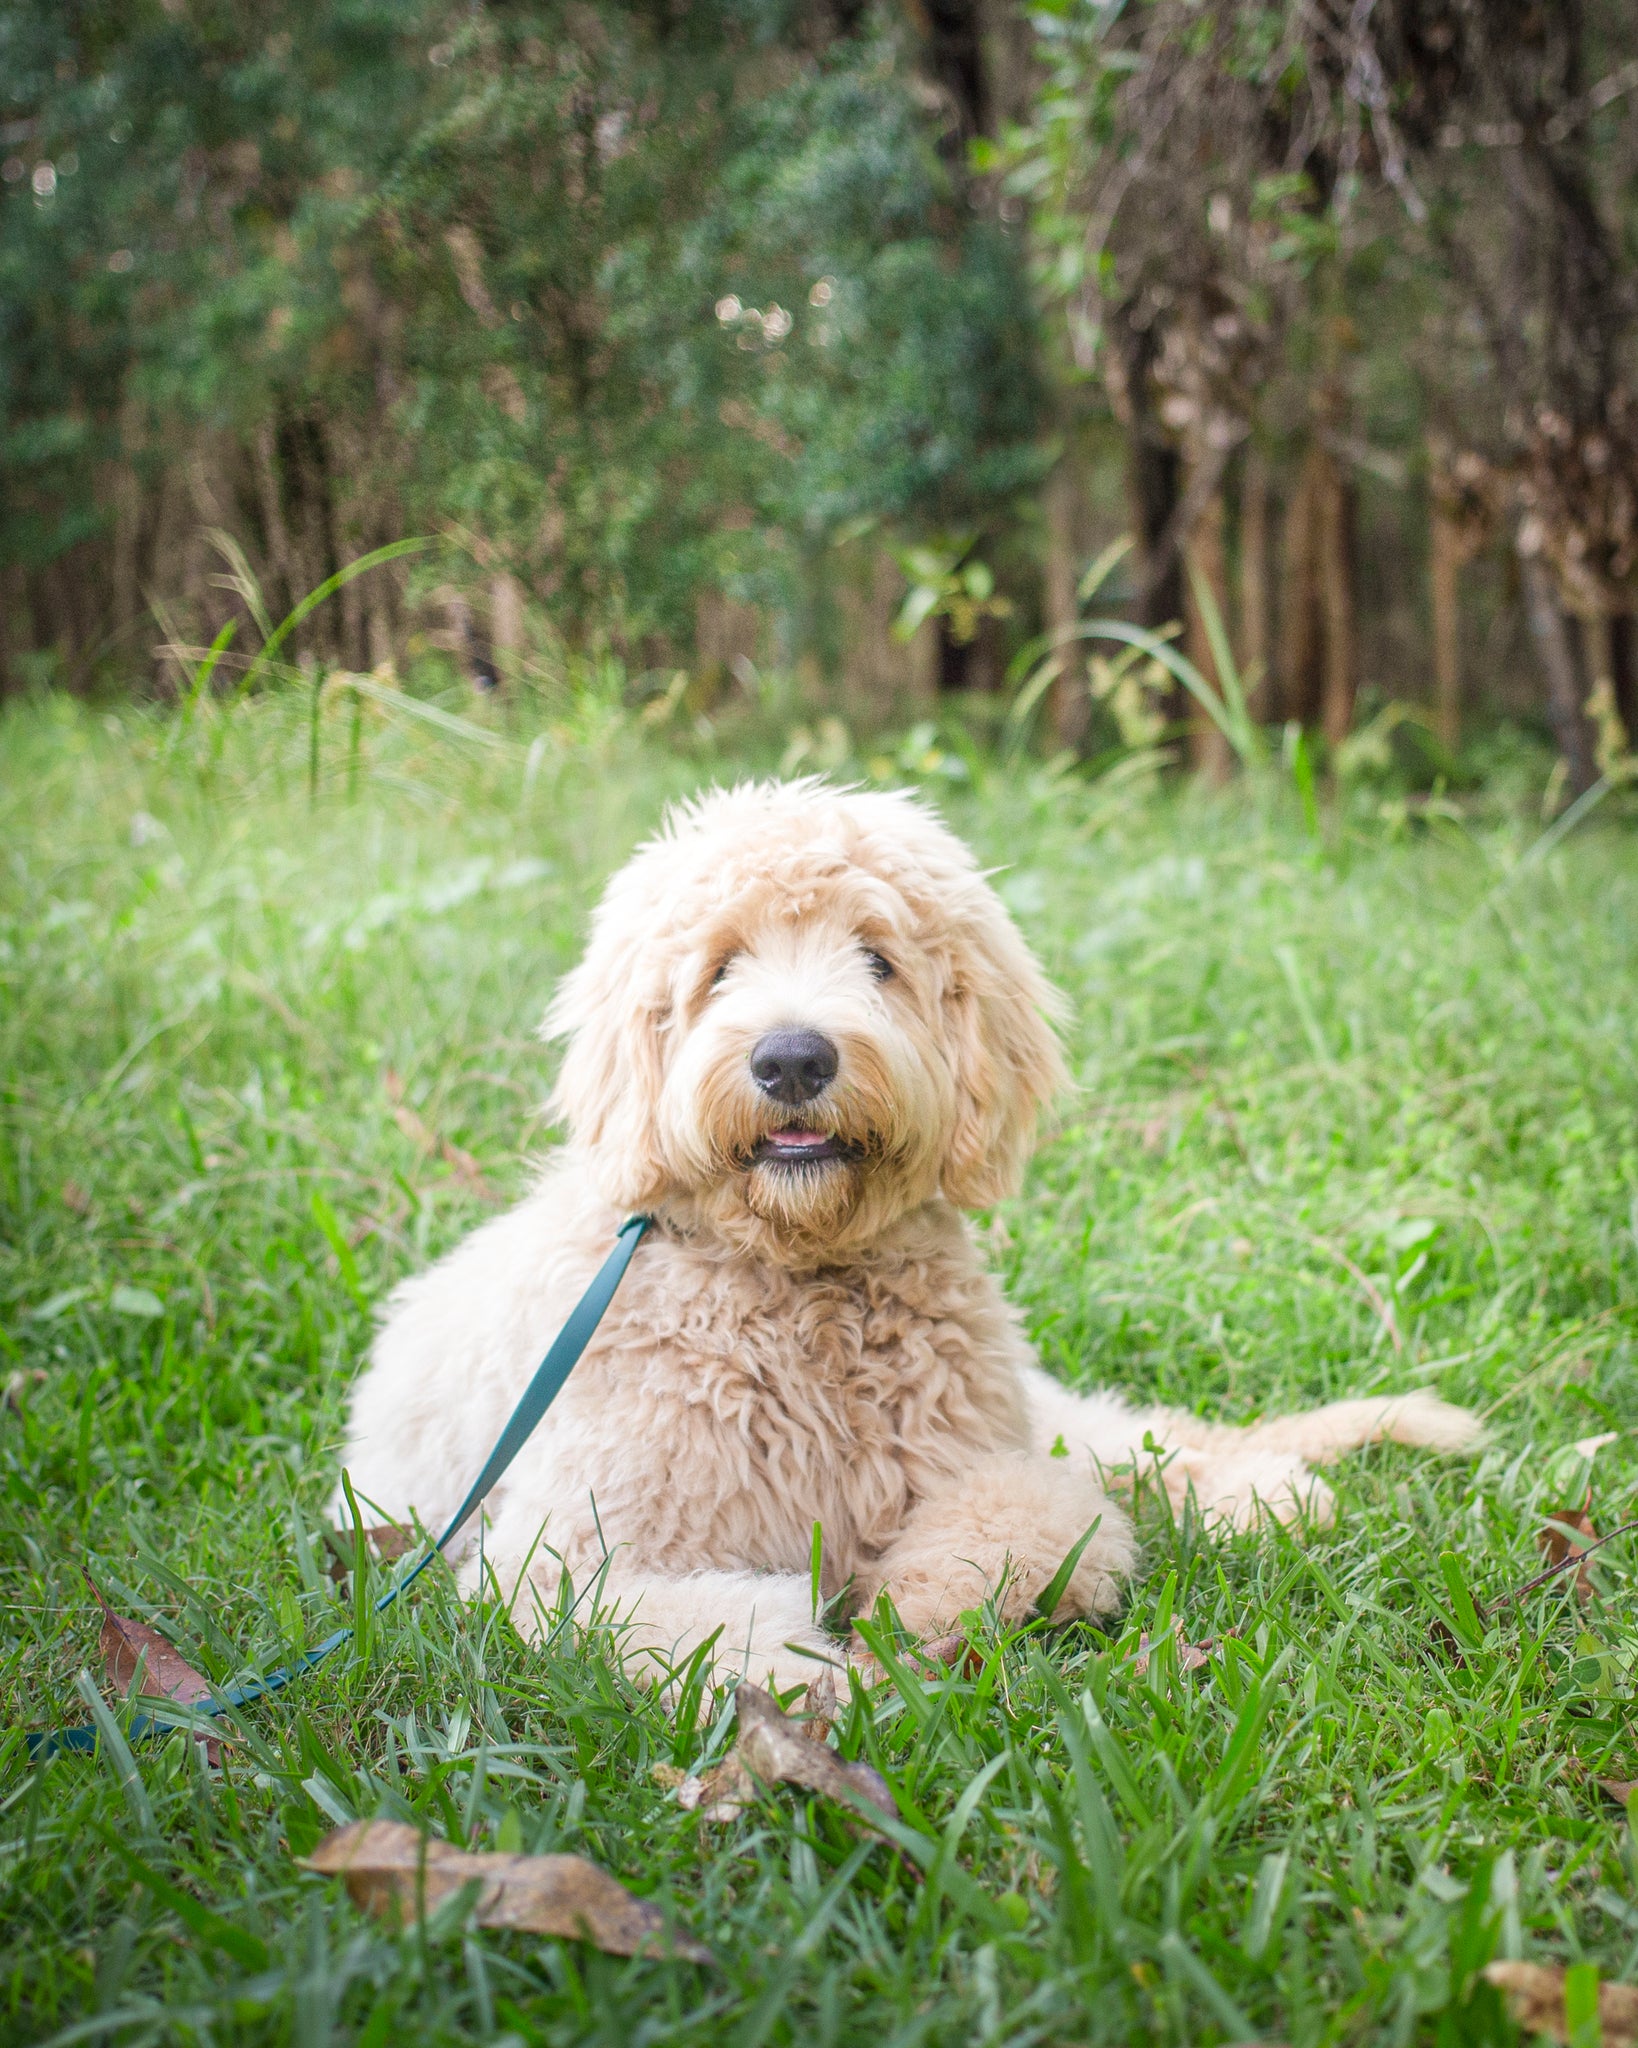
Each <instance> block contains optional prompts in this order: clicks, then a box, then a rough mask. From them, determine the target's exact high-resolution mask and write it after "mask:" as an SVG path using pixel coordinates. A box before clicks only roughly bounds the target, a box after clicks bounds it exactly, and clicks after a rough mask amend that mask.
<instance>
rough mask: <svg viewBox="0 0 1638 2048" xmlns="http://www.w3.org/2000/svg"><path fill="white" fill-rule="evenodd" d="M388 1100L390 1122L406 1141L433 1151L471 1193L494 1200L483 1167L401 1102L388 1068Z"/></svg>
mask: <svg viewBox="0 0 1638 2048" xmlns="http://www.w3.org/2000/svg"><path fill="white" fill-rule="evenodd" d="M386 1087H387V1100H388V1101H389V1102H390V1103H391V1104H392V1120H393V1122H394V1123H395V1124H396V1125H397V1126H398V1128H399V1129H400V1130H401V1131H402V1132H403V1134H404V1136H405V1137H406V1138H408V1139H409V1141H410V1143H411V1144H412V1145H419V1146H420V1148H421V1150H422V1151H423V1152H436V1153H437V1155H438V1157H439V1158H440V1159H441V1160H442V1161H443V1162H444V1164H445V1165H446V1166H447V1167H448V1168H449V1170H450V1171H451V1172H452V1173H453V1174H454V1175H455V1176H456V1178H457V1179H459V1180H464V1181H465V1182H466V1184H467V1186H468V1187H470V1188H471V1190H472V1192H473V1193H474V1194H476V1195H482V1196H484V1197H485V1198H486V1199H487V1200H491V1201H492V1200H493V1199H494V1190H493V1189H492V1188H491V1187H490V1185H489V1183H488V1181H486V1180H485V1179H484V1177H483V1168H482V1167H481V1166H480V1165H479V1164H478V1162H477V1160H475V1159H474V1158H473V1156H472V1154H471V1153H470V1152H467V1151H463V1149H462V1148H461V1147H460V1146H459V1145H452V1144H451V1143H450V1141H449V1140H448V1139H447V1138H440V1137H439V1135H438V1133H437V1132H436V1131H435V1130H433V1128H432V1126H431V1125H430V1124H429V1123H427V1122H426V1120H425V1118H423V1117H420V1116H417V1115H416V1113H415V1111H414V1110H413V1109H412V1108H411V1107H410V1105H409V1104H408V1103H407V1102H406V1101H405V1100H404V1083H403V1081H402V1080H401V1079H400V1077H399V1076H398V1075H397V1074H396V1073H395V1072H394V1071H393V1069H392V1068H391V1067H389V1068H388V1069H387V1073H386Z"/></svg>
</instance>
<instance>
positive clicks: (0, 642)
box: [0, 568, 22, 704]
mask: <svg viewBox="0 0 1638 2048" xmlns="http://www.w3.org/2000/svg"><path fill="white" fill-rule="evenodd" d="M21 581H22V578H21V576H20V575H19V573H18V571H17V570H15V569H12V568H0V704H4V703H5V701H6V699H7V698H8V697H10V696H13V695H15V694H16V692H17V690H18V689H19V687H20V678H19V677H18V674H17V670H16V667H15V661H14V656H15V650H16V646H17V623H16V620H15V619H14V617H13V607H14V605H15V604H16V601H17V597H18V585H19V584H20V583H21Z"/></svg>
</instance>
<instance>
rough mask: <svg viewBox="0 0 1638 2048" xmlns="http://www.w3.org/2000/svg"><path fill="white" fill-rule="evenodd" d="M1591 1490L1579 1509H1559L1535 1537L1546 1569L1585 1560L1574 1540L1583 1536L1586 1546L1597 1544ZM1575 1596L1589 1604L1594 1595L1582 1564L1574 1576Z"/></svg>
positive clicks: (1579, 1545) (1588, 1573)
mask: <svg viewBox="0 0 1638 2048" xmlns="http://www.w3.org/2000/svg"><path fill="white" fill-rule="evenodd" d="M1591 1508H1592V1488H1591V1487H1588V1489H1587V1498H1586V1499H1585V1500H1584V1501H1583V1502H1582V1503H1581V1505H1580V1507H1578V1508H1561V1509H1560V1510H1559V1511H1558V1513H1557V1514H1555V1515H1551V1516H1549V1517H1548V1520H1547V1526H1546V1527H1545V1528H1544V1529H1543V1530H1542V1531H1541V1534H1540V1535H1539V1536H1537V1538H1536V1548H1537V1549H1538V1550H1539V1551H1540V1552H1541V1554H1542V1556H1543V1557H1544V1558H1545V1559H1546V1561H1547V1566H1548V1569H1549V1570H1551V1568H1552V1567H1553V1566H1554V1565H1559V1564H1567V1563H1569V1562H1570V1561H1572V1560H1573V1559H1575V1558H1585V1556H1586V1554H1587V1553H1586V1549H1585V1548H1584V1547H1583V1546H1582V1545H1581V1544H1578V1543H1577V1542H1576V1540H1575V1538H1576V1537H1577V1536H1584V1537H1585V1538H1586V1539H1587V1544H1588V1545H1591V1544H1594V1543H1596V1542H1597V1541H1598V1531H1597V1530H1596V1529H1595V1528H1594V1527H1593V1524H1592V1515H1591V1512H1590V1510H1591ZM1575 1596H1576V1598H1577V1599H1578V1600H1580V1601H1583V1602H1585V1601H1588V1600H1590V1599H1591V1598H1592V1596H1593V1582H1592V1573H1591V1571H1590V1570H1589V1569H1588V1567H1587V1566H1586V1564H1584V1563H1583V1564H1582V1565H1581V1566H1580V1568H1579V1569H1578V1571H1577V1572H1576V1575H1575Z"/></svg>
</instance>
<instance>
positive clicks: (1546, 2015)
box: [1484, 1963, 1638, 2048]
mask: <svg viewBox="0 0 1638 2048" xmlns="http://www.w3.org/2000/svg"><path fill="white" fill-rule="evenodd" d="M1484 1974H1485V1976H1486V1978H1487V1979H1488V1980H1489V1982H1490V1983H1492V1984H1494V1985H1495V1987H1496V1989H1497V1990H1498V1991H1500V1992H1502V1993H1503V1994H1504V1995H1505V1997H1506V1999H1507V2003H1508V2005H1509V2007H1510V2008H1511V2010H1512V2014H1513V2017H1514V2019H1515V2020H1516V2021H1517V2022H1518V2024H1519V2026H1520V2028H1521V2029H1522V2030H1523V2031H1524V2032H1525V2033H1526V2034H1545V2035H1546V2036H1547V2038H1548V2040H1549V2041H1568V2040H1569V2038H1570V2033H1569V2028H1568V2026H1567V2025H1566V2023H1565V2019H1564V1972H1563V1970H1562V1969H1560V1968H1559V1966H1558V1965H1557V1964H1556V1963H1490V1964H1487V1965H1486V1967H1485V1973H1484ZM1598 2022H1599V2027H1600V2029H1601V2031H1602V2033H1603V2036H1604V2048H1638V1986H1634V1985H1631V1984H1600V1985H1599V1987H1598Z"/></svg>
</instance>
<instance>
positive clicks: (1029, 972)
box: [940, 888, 1069, 1209]
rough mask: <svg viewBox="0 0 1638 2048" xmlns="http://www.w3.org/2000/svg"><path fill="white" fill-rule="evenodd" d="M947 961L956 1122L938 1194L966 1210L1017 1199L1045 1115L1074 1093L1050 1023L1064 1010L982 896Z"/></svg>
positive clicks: (999, 912) (1006, 920)
mask: <svg viewBox="0 0 1638 2048" xmlns="http://www.w3.org/2000/svg"><path fill="white" fill-rule="evenodd" d="M983 894H984V898H985V899H986V900H985V901H984V903H983V904H982V906H981V907H980V909H979V914H978V915H977V916H975V917H973V918H972V919H970V920H968V921H966V923H965V929H964V930H963V932H962V933H961V935H960V938H959V940H958V943H957V945H956V947H955V949H954V954H953V958H952V961H951V968H952V973H951V980H950V984H949V987H948V988H947V990H946V992H945V996H944V1028H945V1033H946V1039H947V1043H948V1045H949V1048H950V1053H951V1059H952V1064H953V1066H954V1069H955V1080H956V1115H955V1123H954V1126H953V1129H952V1131H951V1135H950V1142H949V1145H948V1147H947V1149H946V1151H945V1155H944V1165H943V1169H942V1171H941V1174H940V1185H941V1187H942V1188H943V1191H944V1194H945V1197H946V1198H947V1199H948V1200H949V1201H951V1202H954V1203H955V1205H956V1206H957V1208H961V1209H985V1208H988V1207H989V1205H990V1204H991V1203H992V1202H998V1201H1000V1200H1001V1199H1002V1198H1003V1196H1006V1195H1010V1194H1015V1193H1016V1192H1017V1189H1018V1183H1019V1181H1020V1180H1021V1179H1022V1177H1023V1172H1024V1166H1025V1163H1026V1161H1027V1160H1028V1158H1029V1155H1030V1150H1031V1147H1032V1146H1033V1144H1034V1140H1035V1126H1036V1121H1037V1119H1038V1117H1039V1115H1040V1112H1041V1110H1042V1109H1043V1108H1044V1107H1045V1106H1046V1105H1047V1103H1049V1102H1050V1101H1051V1100H1052V1099H1053V1097H1054V1096H1055V1095H1057V1094H1058V1093H1059V1092H1060V1090H1062V1089H1063V1088H1064V1087H1065V1086H1067V1084H1068V1080H1069V1075H1068V1070H1067V1069H1066V1068H1065V1066H1064V1060H1063V1054H1062V1053H1061V1052H1060V1051H1059V1049H1058V1039H1057V1034H1056V1032H1055V1031H1054V1030H1053V1020H1054V1019H1056V1018H1057V1017H1059V1016H1060V1015H1061V1014H1062V1012H1063V1009H1064V1001H1063V998H1062V996H1060V995H1059V993H1058V991H1057V990H1056V989H1055V988H1054V987H1053V986H1052V984H1051V983H1050V982H1049V981H1048V980H1047V978H1046V976H1045V975H1044V974H1043V973H1042V972H1041V970H1040V968H1039V967H1038V966H1037V965H1036V963H1035V959H1034V956H1033V955H1032V954H1031V952H1030V950H1029V948H1028V947H1027V946H1026V945H1025V944H1024V942H1023V940H1022V938H1021V937H1020V936H1019V934H1018V930H1017V927H1016V926H1015V925H1014V924H1013V922H1012V920H1011V918H1010V917H1008V915H1007V913H1006V911H1005V910H1004V909H1003V908H1002V907H1001V904H1000V902H999V901H998V900H997V899H996V898H995V897H994V896H993V895H992V894H991V892H990V891H989V890H988V889H987V888H986V889H985V890H984V892H983Z"/></svg>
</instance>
